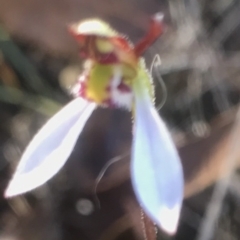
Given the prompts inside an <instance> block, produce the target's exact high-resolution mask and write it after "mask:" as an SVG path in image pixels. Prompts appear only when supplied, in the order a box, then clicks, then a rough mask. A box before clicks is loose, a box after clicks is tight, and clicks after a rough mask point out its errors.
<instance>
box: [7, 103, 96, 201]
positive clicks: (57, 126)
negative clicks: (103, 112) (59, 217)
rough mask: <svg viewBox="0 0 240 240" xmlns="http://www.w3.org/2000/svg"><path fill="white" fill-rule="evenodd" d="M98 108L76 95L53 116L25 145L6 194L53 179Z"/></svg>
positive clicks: (29, 188)
mask: <svg viewBox="0 0 240 240" xmlns="http://www.w3.org/2000/svg"><path fill="white" fill-rule="evenodd" d="M95 107H96V104H95V103H89V102H87V101H86V100H84V99H81V98H76V99H74V100H73V101H71V102H70V103H69V104H68V105H66V106H65V107H64V108H63V109H62V110H60V111H59V112H58V113H57V114H56V115H54V116H53V117H52V118H51V119H50V120H49V121H48V122H47V123H46V124H45V125H44V126H43V127H42V129H40V131H39V132H38V133H37V134H36V135H35V137H34V138H33V139H32V141H31V142H30V144H29V145H28V147H27V148H26V150H25V152H24V154H23V156H22V158H21V159H20V162H19V165H18V167H17V170H16V172H15V174H14V176H13V178H12V180H11V181H10V183H9V185H8V187H7V189H6V191H5V197H12V196H15V195H18V194H21V193H25V192H27V191H30V190H32V189H34V188H36V187H38V186H40V185H42V184H44V183H45V182H46V181H48V180H49V179H50V178H52V177H53V176H54V175H55V174H56V173H57V172H58V171H59V170H60V169H61V168H62V166H63V165H64V164H65V162H66V161H67V159H68V157H69V156H70V154H71V152H72V150H73V148H74V146H75V144H76V141H77V139H78V137H79V134H80V133H81V131H82V130H83V127H84V126H85V124H86V122H87V120H88V119H89V117H90V116H91V114H92V112H93V110H94V109H95Z"/></svg>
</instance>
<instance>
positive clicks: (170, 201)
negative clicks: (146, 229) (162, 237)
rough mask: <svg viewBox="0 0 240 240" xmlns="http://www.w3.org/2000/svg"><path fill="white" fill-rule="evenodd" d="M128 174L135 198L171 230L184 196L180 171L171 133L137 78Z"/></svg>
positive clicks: (170, 232) (156, 219)
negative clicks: (130, 160)
mask: <svg viewBox="0 0 240 240" xmlns="http://www.w3.org/2000/svg"><path fill="white" fill-rule="evenodd" d="M134 93H135V120H134V121H135V122H134V132H133V134H134V136H133V138H134V139H133V148H132V162H131V177H132V183H133V188H134V191H135V194H136V196H137V199H138V201H139V202H140V204H141V206H142V207H143V209H144V210H145V212H146V213H147V214H148V215H149V217H150V218H152V220H153V221H154V222H156V223H157V224H158V226H159V227H160V228H162V229H163V230H164V231H165V232H167V233H169V234H174V233H175V232H176V229H177V226H178V220H179V215H180V210H181V205H182V199H183V187H184V183H183V171H182V166H181V162H180V158H179V156H178V153H177V150H176V148H175V146H174V143H173V141H172V139H171V136H170V134H169V132H168V130H167V128H166V126H165V124H164V122H163V121H162V119H161V118H160V117H159V115H158V113H157V111H156V110H155V108H154V106H153V104H152V102H151V99H150V97H149V95H148V93H147V90H146V89H144V87H142V86H141V83H139V82H136V83H135V86H134Z"/></svg>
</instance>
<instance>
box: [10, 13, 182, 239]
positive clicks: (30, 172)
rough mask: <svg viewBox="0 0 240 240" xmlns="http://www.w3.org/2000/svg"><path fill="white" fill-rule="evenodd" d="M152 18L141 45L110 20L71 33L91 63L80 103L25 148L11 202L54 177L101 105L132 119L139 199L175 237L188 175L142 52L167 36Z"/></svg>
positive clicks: (76, 26) (78, 97)
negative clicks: (156, 98)
mask: <svg viewBox="0 0 240 240" xmlns="http://www.w3.org/2000/svg"><path fill="white" fill-rule="evenodd" d="M162 31H163V26H162V19H161V17H159V15H155V16H154V17H153V18H151V24H150V28H149V31H148V33H147V34H146V35H145V37H143V39H142V40H141V41H140V42H138V43H137V44H136V45H135V46H134V45H133V44H131V43H130V42H129V41H128V40H127V38H126V37H125V36H123V35H121V34H119V33H118V32H116V31H115V30H113V29H112V28H111V27H110V26H109V25H108V24H107V23H105V22H103V21H101V20H99V19H90V20H86V21H82V22H80V23H78V24H74V25H72V26H71V27H70V32H71V34H72V35H73V36H74V38H75V39H76V40H77V42H78V44H79V48H80V54H81V55H82V56H83V57H84V58H86V62H85V65H84V71H83V73H82V74H81V75H80V77H79V80H78V82H77V84H76V86H75V87H74V93H75V96H76V98H75V99H74V100H73V101H71V102H70V103H69V104H68V105H66V106H65V107H64V108H63V109H62V110H61V111H60V112H58V113H57V114H56V115H54V116H53V117H52V118H51V119H50V120H49V121H48V122H47V123H46V124H45V125H44V126H43V127H42V129H41V130H40V131H39V132H38V133H37V134H36V136H35V137H34V138H33V140H32V141H31V142H30V144H29V145H28V147H27V148H26V150H25V152H24V154H23V156H22V158H21V160H20V162H19V165H18V167H17V169H16V172H15V174H14V175H13V178H12V180H11V181H10V183H9V185H8V187H7V189H6V191H5V197H13V196H15V195H18V194H22V193H25V192H27V191H30V190H32V189H34V188H37V187H39V186H40V185H42V184H44V183H45V182H46V181H48V180H49V179H50V178H52V177H53V176H54V175H55V174H56V173H57V172H58V171H59V170H60V169H61V168H62V167H63V165H64V164H65V162H66V161H67V159H68V158H69V156H70V154H71V152H72V150H73V148H74V146H75V144H76V141H77V139H78V137H79V135H80V134H81V132H82V130H83V128H84V125H85V124H86V122H87V121H88V119H89V117H90V116H91V114H92V112H93V111H94V109H95V108H96V107H97V106H104V107H111V108H112V107H118V108H125V109H127V110H129V111H132V114H133V144H132V154H131V155H132V156H131V179H132V185H133V189H134V192H135V194H136V197H137V200H138V201H139V203H140V205H141V206H142V208H143V209H144V210H145V212H146V213H147V214H148V215H149V217H150V218H151V219H152V220H153V221H154V222H156V224H157V225H158V226H159V227H161V228H162V229H163V230H164V231H166V232H167V233H169V234H174V233H175V232H176V229H177V226H178V220H179V215H180V210H181V205H182V199H183V186H184V183H183V171H182V166H181V161H180V159H179V156H178V153H177V150H176V148H175V146H174V143H173V141H172V139H171V136H170V134H169V132H168V130H167V128H166V126H165V124H164V122H163V121H162V119H161V118H160V116H159V114H158V112H157V110H156V109H155V107H154V88H153V84H152V80H151V76H150V75H149V73H148V71H147V70H146V67H145V63H144V60H143V59H142V58H141V55H142V54H143V52H144V51H145V50H146V49H147V47H148V46H150V45H151V44H152V43H153V42H154V41H155V40H156V39H157V38H158V37H159V35H160V34H161V33H162Z"/></svg>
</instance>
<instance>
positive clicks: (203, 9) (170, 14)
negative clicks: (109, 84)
mask: <svg viewBox="0 0 240 240" xmlns="http://www.w3.org/2000/svg"><path fill="white" fill-rule="evenodd" d="M156 12H162V13H163V14H164V15H165V19H164V22H165V25H166V31H165V33H164V35H163V36H162V37H161V38H160V39H159V40H157V42H155V44H154V45H153V46H151V47H150V48H149V49H148V51H147V52H146V53H145V56H144V57H145V59H146V63H147V66H148V67H149V68H150V66H151V63H152V60H153V58H154V56H155V55H156V54H160V56H161V66H159V65H158V64H156V65H153V71H152V74H153V77H154V82H155V85H156V95H157V98H156V104H157V105H159V104H160V105H161V103H163V100H164V96H165V95H166V91H165V90H164V88H163V87H162V84H160V83H161V82H162V81H163V82H164V83H165V86H166V89H167V100H166V101H165V102H164V105H163V107H162V108H161V109H160V111H159V112H160V113H161V116H162V117H163V118H164V120H165V121H166V123H167V125H168V127H169V129H170V130H171V133H172V136H173V138H174V141H175V142H176V144H177V146H178V149H179V153H180V155H181V158H182V163H183V167H184V174H185V202H184V206H183V209H182V214H181V220H180V225H179V229H178V232H177V234H176V235H175V236H174V237H169V236H166V235H164V233H162V232H161V231H160V230H159V231H157V234H156V228H155V227H154V225H153V224H152V223H151V222H150V221H149V219H148V218H147V217H146V216H145V215H144V213H143V212H142V210H141V209H140V207H139V206H138V204H137V202H136V200H135V197H134V194H133V192H132V188H131V182H130V175H129V150H130V148H131V115H130V114H129V113H128V112H125V111H122V110H108V109H97V110H96V111H95V112H94V114H93V115H92V117H91V119H90V121H89V122H88V124H87V126H86V127H85V129H84V132H83V134H82V135H81V137H80V138H79V140H78V143H77V145H76V148H75V151H74V153H73V154H72V155H71V157H70V159H69V160H68V162H67V164H66V165H65V167H64V168H63V169H62V170H61V171H60V172H59V174H57V175H56V176H55V177H54V178H53V179H52V180H50V181H49V182H48V183H47V184H45V185H44V186H42V187H40V188H38V189H36V190H35V191H32V192H30V193H27V194H25V195H22V196H19V197H16V198H13V199H9V200H6V199H4V198H3V197H2V195H3V191H4V189H5V187H6V185H7V183H8V181H9V179H10V177H11V175H12V173H13V171H14V169H15V167H16V165H17V163H18V161H19V158H20V156H21V154H22V152H23V150H24V149H25V147H26V146H27V144H28V143H29V141H30V140H31V138H32V136H33V135H34V134H35V133H36V131H37V130H38V129H39V128H40V127H41V126H42V125H43V124H44V123H45V122H46V120H47V119H48V118H49V117H50V116H52V115H53V114H54V113H56V112H57V111H58V110H59V109H60V108H61V107H62V106H64V105H65V104H66V103H67V102H68V101H70V100H71V96H70V94H69V90H70V89H71V87H72V86H73V85H74V83H75V82H76V80H77V76H78V74H79V73H80V72H81V66H82V65H81V64H82V62H81V59H80V58H79V56H78V55H79V54H78V51H77V44H76V42H75V41H74V40H73V39H72V38H71V36H70V35H69V34H68V32H67V26H68V25H69V24H71V23H73V22H76V21H79V20H82V19H85V18H90V17H98V18H102V19H103V20H105V21H107V22H109V23H110V24H111V25H112V26H113V27H114V28H116V29H117V30H118V31H119V32H122V33H124V34H126V35H128V36H129V38H130V39H131V40H132V41H133V42H136V41H137V40H139V39H140V38H141V36H143V35H144V33H145V32H146V31H147V28H148V24H149V20H150V16H151V15H153V14H155V13H156ZM239 13H240V1H239V0H211V1H206V0H201V1H200V0H199V1H197V0H121V1H116V0H98V1H94V0H88V1H86V0H68V1H67V0H41V1H40V0H18V1H16V0H15V1H14V0H0V240H79V239H81V240H89V239H90V240H95V239H96V240H139V239H145V240H154V239H163V240H165V239H175V240H195V239H196V240H210V239H216V240H237V239H240V217H239V216H240V214H239V213H240V179H239V173H238V170H237V169H238V167H239V165H240V158H239V157H240V148H239V147H238V145H239V142H240V141H239V138H240V122H239V121H240V119H239V116H240V114H239V113H238V104H239V100H240V20H239ZM159 82H160V83H159ZM116 157H117V158H121V160H120V161H118V162H116V163H114V164H112V165H111V166H110V167H109V168H108V169H107V171H106V172H105V174H104V176H103V178H102V179H101V181H100V182H99V183H98V185H97V188H96V184H97V178H98V176H99V174H100V173H101V171H102V170H103V169H104V166H106V164H107V163H109V161H113V160H114V159H116ZM173 190H174V186H173Z"/></svg>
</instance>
